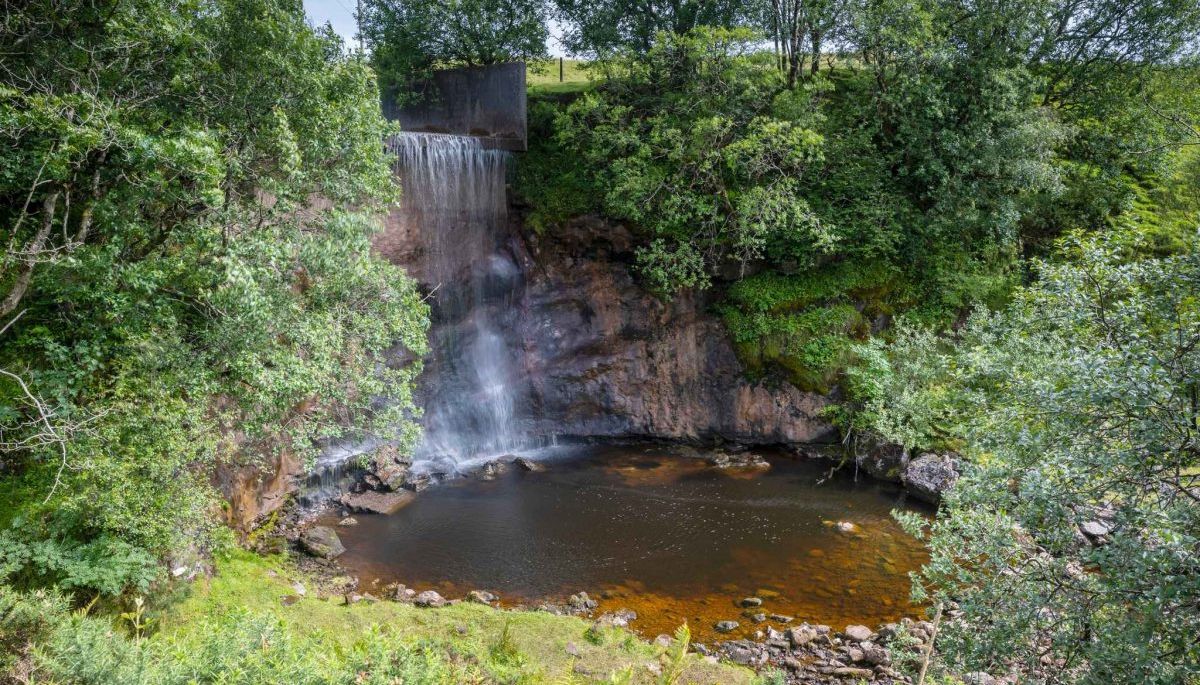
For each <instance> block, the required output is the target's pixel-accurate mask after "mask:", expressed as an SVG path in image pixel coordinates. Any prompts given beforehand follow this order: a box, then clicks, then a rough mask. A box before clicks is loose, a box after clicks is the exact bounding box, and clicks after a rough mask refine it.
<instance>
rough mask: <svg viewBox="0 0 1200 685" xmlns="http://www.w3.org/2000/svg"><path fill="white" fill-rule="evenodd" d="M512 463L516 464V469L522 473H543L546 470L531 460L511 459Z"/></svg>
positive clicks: (522, 458)
mask: <svg viewBox="0 0 1200 685" xmlns="http://www.w3.org/2000/svg"><path fill="white" fill-rule="evenodd" d="M512 463H513V464H516V466H517V468H519V469H521V470H522V471H545V470H546V467H545V466H542V465H541V464H539V463H537V462H536V461H533V460H532V459H526V458H525V457H517V458H516V459H513V461H512Z"/></svg>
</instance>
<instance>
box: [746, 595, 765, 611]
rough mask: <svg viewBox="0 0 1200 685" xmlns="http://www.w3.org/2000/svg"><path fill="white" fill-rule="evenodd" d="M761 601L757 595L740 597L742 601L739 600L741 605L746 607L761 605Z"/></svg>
mask: <svg viewBox="0 0 1200 685" xmlns="http://www.w3.org/2000/svg"><path fill="white" fill-rule="evenodd" d="M762 603H763V601H762V599H760V598H758V597H746V598H744V599H742V602H741V604H742V606H743V607H747V608H749V607H760V606H762Z"/></svg>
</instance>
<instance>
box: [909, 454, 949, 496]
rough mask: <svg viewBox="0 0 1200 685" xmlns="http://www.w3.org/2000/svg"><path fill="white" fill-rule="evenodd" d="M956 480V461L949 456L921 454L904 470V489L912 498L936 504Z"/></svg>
mask: <svg viewBox="0 0 1200 685" xmlns="http://www.w3.org/2000/svg"><path fill="white" fill-rule="evenodd" d="M957 480H958V460H957V459H956V458H954V457H952V456H950V455H942V454H933V453H928V454H922V455H921V456H919V457H917V458H916V459H913V460H912V461H910V462H909V463H908V467H907V468H905V469H904V487H905V489H907V490H908V491H909V492H910V493H911V494H912V495H913V496H914V497H916V498H917V499H920V500H924V501H926V502H929V503H930V504H937V503H938V502H939V501H941V499H942V493H943V492H945V491H946V490H948V489H949V488H950V487H951V486H952V485H954V483H955V481H957Z"/></svg>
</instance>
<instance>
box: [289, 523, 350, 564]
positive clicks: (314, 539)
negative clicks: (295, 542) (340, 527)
mask: <svg viewBox="0 0 1200 685" xmlns="http://www.w3.org/2000/svg"><path fill="white" fill-rule="evenodd" d="M300 548H301V549H303V550H304V551H305V552H308V553H309V554H311V555H313V556H314V557H321V558H322V559H332V558H334V557H336V556H339V555H341V554H342V553H343V552H345V551H346V548H345V547H343V546H342V541H341V539H340V538H339V537H338V534H337V533H335V532H333V529H332V528H330V527H328V526H313V527H312V528H309V529H308V530H306V531H304V532H303V533H301V534H300Z"/></svg>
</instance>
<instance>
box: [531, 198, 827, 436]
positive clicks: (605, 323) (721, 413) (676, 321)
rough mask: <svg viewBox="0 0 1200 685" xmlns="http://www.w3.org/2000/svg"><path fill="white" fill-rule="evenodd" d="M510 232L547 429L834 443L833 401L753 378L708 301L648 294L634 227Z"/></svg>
mask: <svg viewBox="0 0 1200 685" xmlns="http://www.w3.org/2000/svg"><path fill="white" fill-rule="evenodd" d="M511 226H512V234H513V235H512V248H511V249H512V252H513V255H514V257H515V260H516V262H517V264H518V265H519V266H520V268H521V271H522V273H523V274H525V278H526V284H525V289H524V298H523V300H522V301H521V303H520V308H521V317H520V321H519V323H518V325H519V331H520V335H521V341H522V344H523V350H522V352H523V357H524V360H525V364H526V372H527V374H528V376H529V382H530V389H529V390H530V392H531V394H532V397H533V406H534V408H535V413H536V417H537V425H538V426H539V429H540V430H542V431H546V432H557V433H558V434H563V435H572V436H586V437H614V438H615V437H621V438H625V437H638V438H660V439H671V440H687V441H718V442H735V443H746V444H786V443H807V442H813V441H818V440H821V439H824V438H827V437H829V436H830V434H831V428H830V426H829V425H828V424H827V423H826V422H825V421H824V420H823V419H822V418H821V410H822V409H823V408H824V406H825V399H824V398H823V397H821V396H820V395H816V394H812V393H805V392H801V391H800V390H797V389H796V388H795V387H793V386H791V385H788V384H777V385H768V384H765V383H754V382H750V381H748V380H746V378H745V376H744V373H743V369H742V366H741V364H740V363H739V362H738V359H737V357H736V355H735V354H734V350H733V347H732V345H731V343H730V340H729V336H728V333H727V332H726V330H725V328H724V326H723V325H722V324H721V322H720V321H719V320H717V319H716V317H714V316H712V315H710V314H709V313H708V311H707V304H708V303H707V302H706V300H705V299H704V297H703V295H702V294H688V295H682V296H677V297H675V298H674V299H671V300H669V301H667V300H662V299H659V298H658V297H655V296H654V295H652V294H650V293H649V292H647V291H645V290H643V289H642V288H641V287H639V285H638V284H637V282H636V281H635V279H634V276H633V273H632V271H631V268H630V261H631V259H632V240H631V236H630V235H629V232H628V231H627V230H626V229H625V228H624V227H622V226H619V225H613V224H611V223H608V222H605V221H603V220H601V219H598V218H596V217H581V218H578V219H576V220H573V221H571V222H569V223H568V225H566V226H565V227H563V228H562V229H561V230H556V231H553V232H550V233H548V234H547V235H544V236H536V235H531V234H529V233H528V232H527V231H525V230H524V228H523V227H522V226H521V224H520V222H519V221H514V222H512V223H511Z"/></svg>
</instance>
